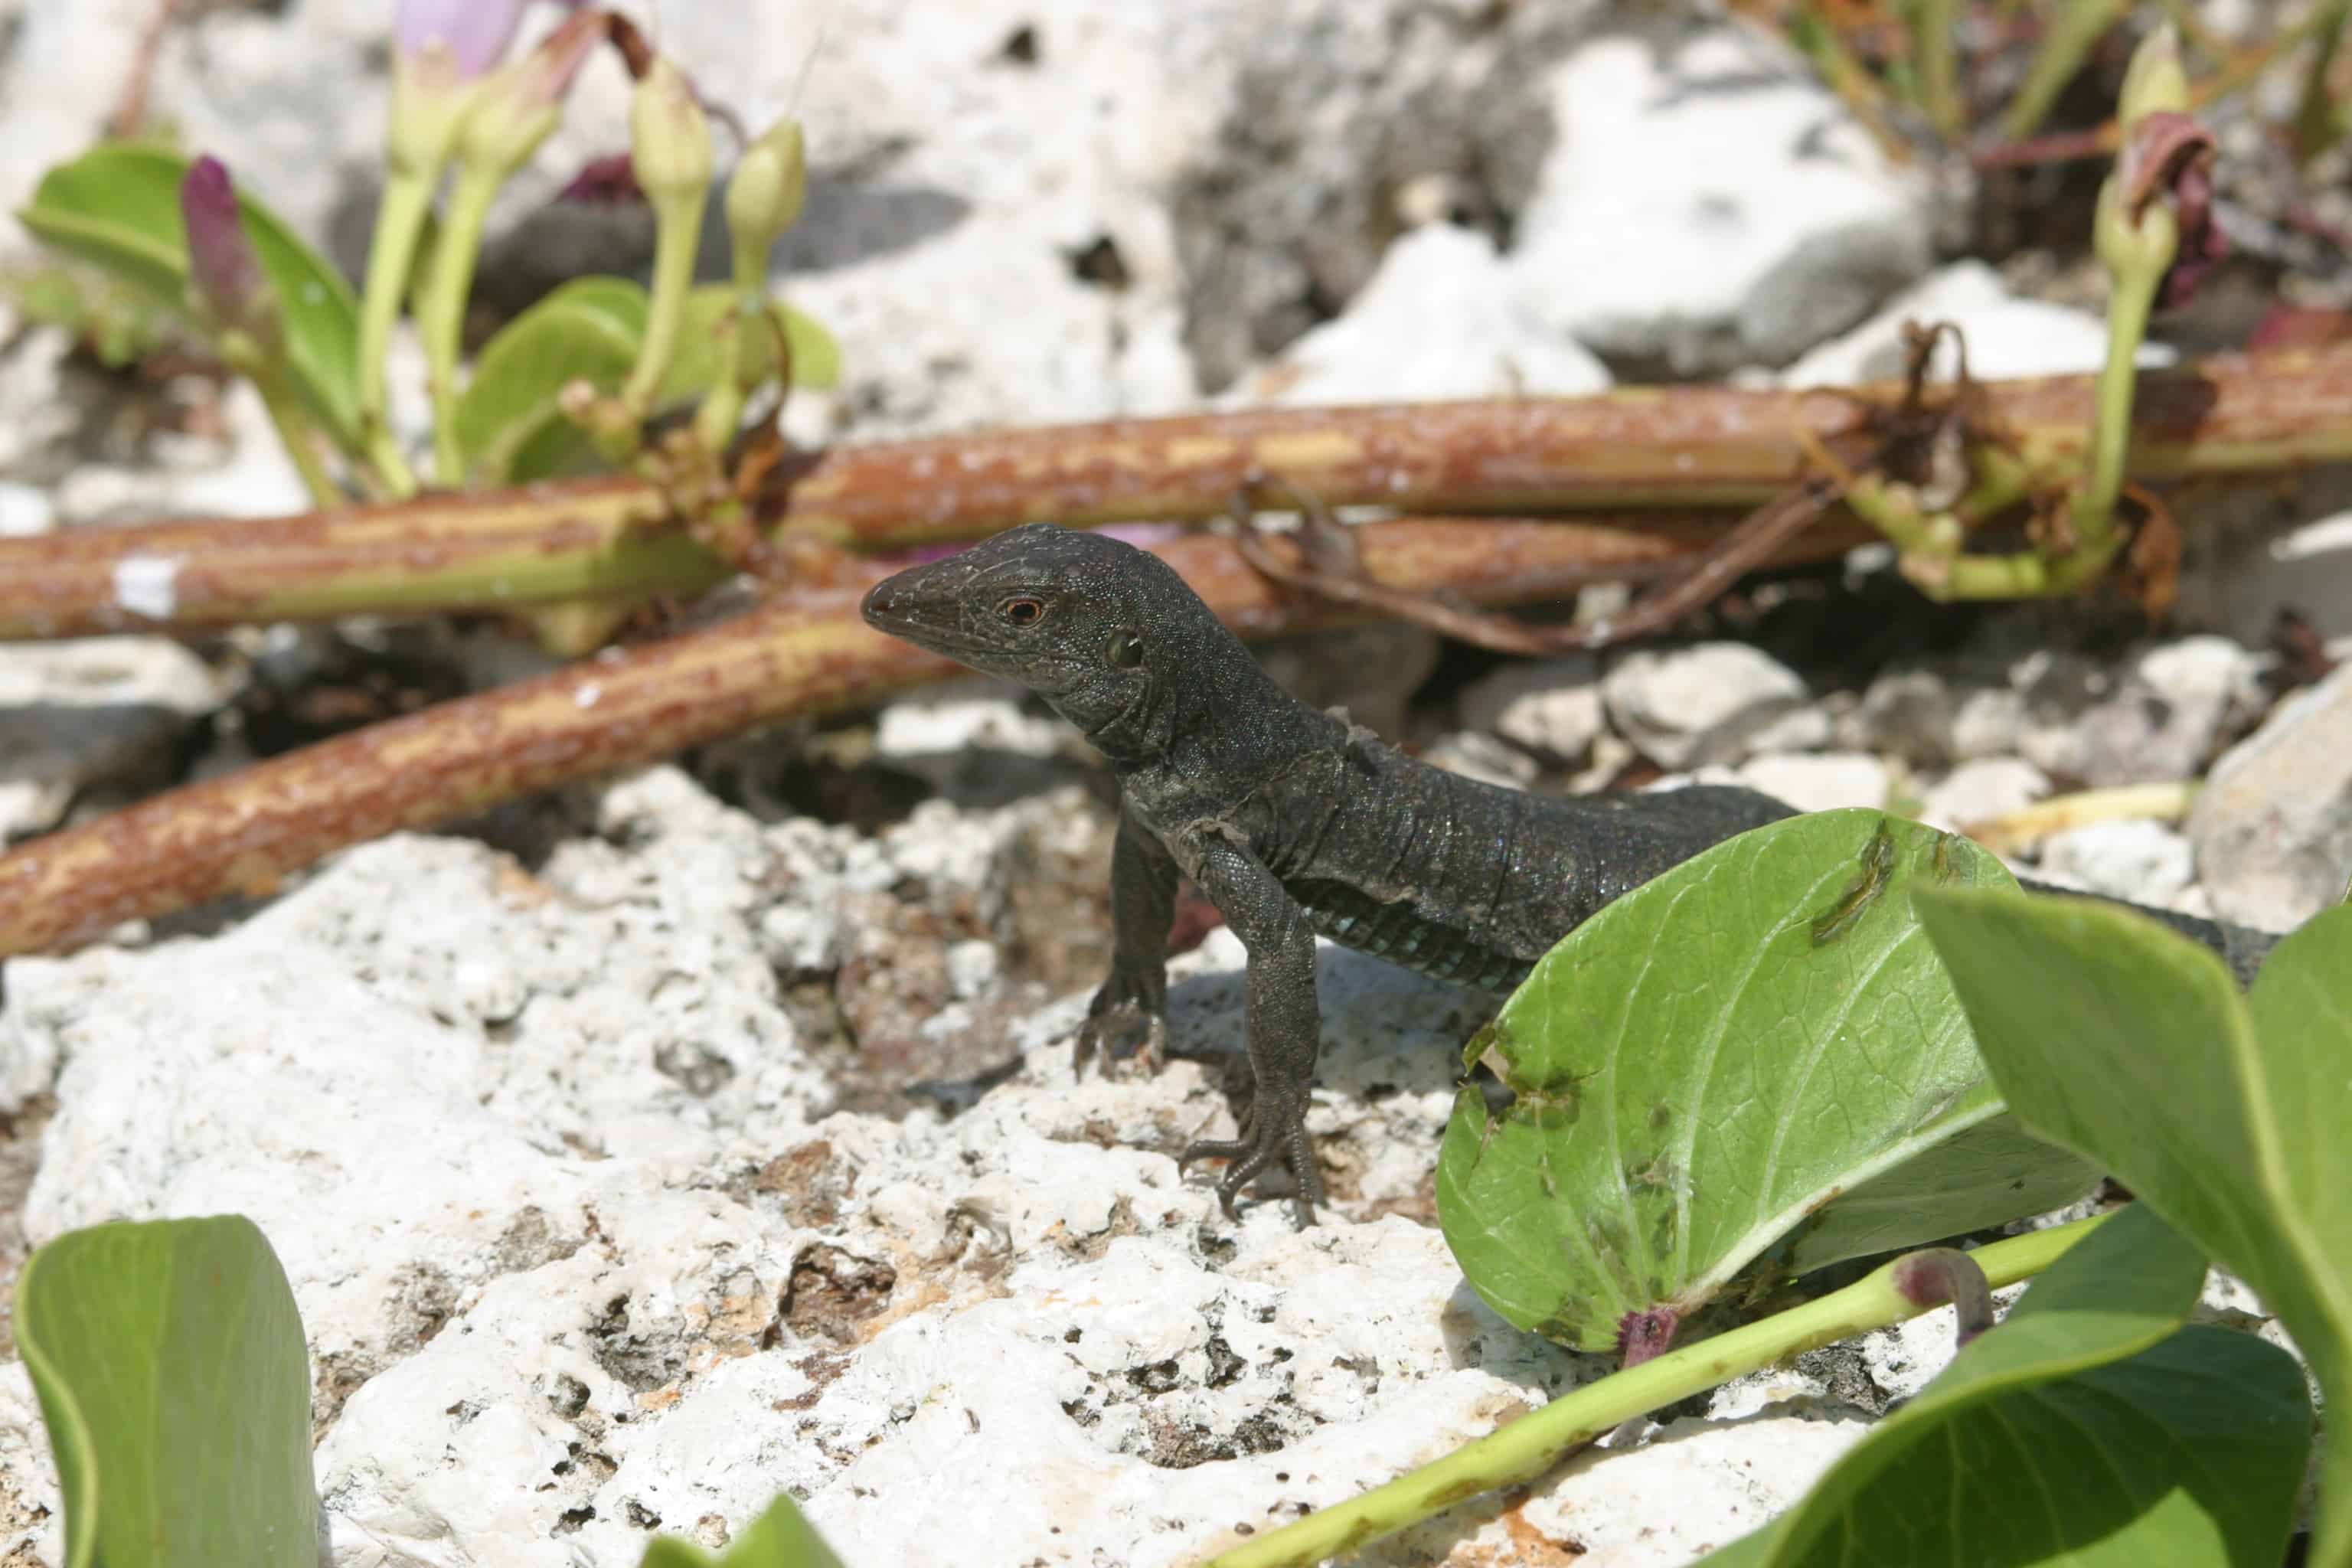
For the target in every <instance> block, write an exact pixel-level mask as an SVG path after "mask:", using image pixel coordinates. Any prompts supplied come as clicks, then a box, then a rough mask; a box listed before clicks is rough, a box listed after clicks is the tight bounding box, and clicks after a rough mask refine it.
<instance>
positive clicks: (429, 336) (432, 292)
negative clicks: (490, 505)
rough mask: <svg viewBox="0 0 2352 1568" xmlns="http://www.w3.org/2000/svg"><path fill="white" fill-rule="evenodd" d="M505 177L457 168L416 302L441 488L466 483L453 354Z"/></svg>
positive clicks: (476, 167)
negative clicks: (421, 290)
mask: <svg viewBox="0 0 2352 1568" xmlns="http://www.w3.org/2000/svg"><path fill="white" fill-rule="evenodd" d="M506 180H507V171H506V170H504V169H502V168H492V167H487V166H484V165H480V164H473V163H461V164H460V165H459V166H458V169H457V180H456V181H455V182H454V183H453V184H451V186H450V190H449V204H448V206H447V208H446V211H444V212H443V214H442V216H441V237H440V238H439V240H438V241H436V243H435V245H434V247H433V260H432V268H431V271H430V273H429V274H428V275H427V277H426V279H425V289H424V292H423V293H422V295H420V296H419V298H418V300H417V302H416V330H417V333H418V335H419V336H420V337H421V338H422V339H423V340H424V343H425V388H426V391H427V392H428V394H429V395H431V397H432V399H433V460H434V473H435V477H436V478H437V479H439V480H440V481H441V482H442V483H443V484H445V485H448V486H452V487H455V486H457V485H461V484H463V483H464V482H465V479H466V454H465V450H464V448H463V447H460V446H459V445H458V441H457V353H458V348H459V346H460V343H461V342H462V340H463V338H464V336H465V331H466V304H467V300H470V299H471V298H472V296H473V289H474V267H475V263H476V262H477V261H478V258H480V256H481V253H482V234H483V231H484V230H485V229H486V228H488V226H489V219H490V204H491V203H492V202H494V201H496V200H497V199H498V195H499V187H500V186H502V185H504V184H506Z"/></svg>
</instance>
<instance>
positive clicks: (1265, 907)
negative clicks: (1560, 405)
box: [864, 523, 2275, 1223]
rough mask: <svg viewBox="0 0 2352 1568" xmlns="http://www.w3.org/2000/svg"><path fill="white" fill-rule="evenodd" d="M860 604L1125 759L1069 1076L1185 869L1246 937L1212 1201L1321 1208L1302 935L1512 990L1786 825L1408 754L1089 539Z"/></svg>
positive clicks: (1018, 540) (1679, 794)
mask: <svg viewBox="0 0 2352 1568" xmlns="http://www.w3.org/2000/svg"><path fill="white" fill-rule="evenodd" d="M864 611H865V616H866V620H867V621H868V622H869V623H870V624H871V625H873V626H876V627H877V628H878V629H880V630H882V631H885V632H888V633H890V634H892V635H893V636H896V637H903V638H905V639H907V640H908V641H909V642H912V643H915V644H918V645H919V646H920V647H926V648H929V649H931V650H932V651H934V652H937V653H943V654H946V655H948V656H949V657H950V658H956V659H959V660H961V661H962V662H963V663H965V664H968V665H971V667H972V668H976V669H980V670H984V671H986V672H988V673H990V674H992V675H1001V676H1007V677H1010V678H1012V679H1015V680H1018V681H1020V682H1021V683H1023V684H1024V685H1025V686H1027V687H1029V688H1030V689H1033V690H1034V691H1036V692H1037V693H1039V694H1040V695H1041V696H1043V697H1044V698H1045V700H1046V701H1047V702H1048V703H1049V704H1051V705H1052V707H1053V708H1054V709H1055V711H1056V712H1058V713H1060V714H1061V715H1062V716H1063V717H1064V718H1066V719H1067V720H1069V721H1071V722H1072V723H1074V724H1076V726H1077V727H1078V728H1079V729H1080V730H1082V731H1085V732H1086V735H1087V738H1088V739H1089V740H1090V741H1092V742H1094V744H1095V745H1096V747H1097V749H1099V750H1100V751H1101V752H1103V754H1104V755H1105V756H1106V757H1107V758H1108V760H1109V762H1110V764H1111V767H1112V769H1113V771H1114V772H1115V773H1116V774H1117V775H1118V785H1119V800H1120V820H1119V829H1118V843H1117V846H1116V847H1115V848H1114V850H1113V852H1112V856H1111V924H1112V937H1113V943H1112V949H1113V957H1112V960H1111V969H1110V975H1109V977H1108V979H1107V980H1106V981H1105V982H1104V984H1103V986H1102V989H1101V990H1100V991H1098V992H1097V993H1096V994H1095V997H1094V1001H1093V1004H1092V1005H1091V1006H1089V1007H1088V1009H1087V1021H1086V1023H1085V1025H1084V1026H1082V1027H1081V1028H1080V1030H1079V1033H1078V1038H1077V1057H1078V1061H1079V1064H1080V1065H1081V1066H1083V1065H1084V1063H1085V1061H1086V1058H1087V1057H1088V1056H1089V1055H1097V1054H1099V1055H1102V1056H1104V1057H1106V1058H1108V1056H1109V1055H1110V1054H1111V1053H1113V1052H1114V1051H1115V1050H1117V1049H1118V1048H1121V1047H1127V1046H1130V1045H1133V1046H1137V1047H1140V1048H1141V1050H1142V1051H1143V1053H1144V1054H1145V1056H1146V1057H1147V1058H1149V1059H1150V1060H1153V1061H1156V1060H1157V1059H1158V1058H1159V1056H1160V1052H1161V1050H1162V1048H1163V1047H1164V1044H1165V1040H1166V1037H1167V1008H1168V973H1167V956H1168V928H1169V923H1170V919H1171V911H1172V910H1173V909H1174V905H1175V896H1176V879H1177V877H1178V875H1179V874H1180V873H1181V875H1184V876H1187V877H1190V878H1192V880H1193V882H1194V884H1195V885H1197V886H1198V887H1199V888H1200V889H1201V891H1202V893H1203V894H1205V895H1206V896H1207V898H1208V899H1209V900H1210V901H1211V902H1212V903H1213V904H1215V905H1216V906H1217V909H1218V910H1219V911H1220V912H1222V913H1223V916H1224V918H1225V922H1226V924H1228V925H1229V926H1231V927H1232V928H1233V931H1234V935H1235V936H1237V937H1239V938H1240V939H1241V942H1242V945H1243V947H1244V949H1246V950H1247V952H1248V955H1249V959H1248V969H1247V973H1246V977H1245V982H1244V986H1245V993H1246V996H1247V1013H1248V1048H1249V1060H1250V1068H1251V1070H1252V1071H1253V1073H1254V1074H1255V1079H1256V1088H1255V1094H1254V1095H1253V1097H1252V1100H1251V1102H1250V1106H1249V1110H1248V1112H1247V1113H1246V1115H1245V1118H1244V1124H1243V1127H1242V1129H1241V1135H1240V1136H1239V1137H1238V1138H1234V1139H1232V1140H1229V1141H1222V1142H1197V1143H1194V1144H1193V1145H1192V1146H1191V1147H1190V1148H1188V1149H1186V1150H1185V1151H1184V1152H1183V1154H1182V1156H1181V1160H1182V1161H1183V1162H1190V1161H1193V1160H1203V1159H1221V1160H1230V1161H1231V1162H1233V1163H1232V1165H1231V1167H1230V1168H1229V1169H1228V1170H1227V1172H1226V1173H1225V1176H1224V1179H1223V1181H1222V1182H1220V1183H1219V1184H1218V1187H1217V1195H1218V1198H1219V1200H1220V1201H1221V1202H1222V1203H1223V1205H1224V1207H1225V1210H1226V1212H1227V1213H1228V1214H1230V1213H1232V1212H1233V1205H1234V1197H1235V1196H1236V1194H1239V1193H1240V1192H1241V1190H1242V1188H1243V1187H1244V1186H1245V1185H1247V1184H1248V1183H1249V1182H1250V1181H1251V1180H1252V1179H1253V1178H1255V1176H1257V1175H1258V1174H1259V1173H1261V1172H1263V1171H1265V1170H1267V1169H1268V1168H1270V1167H1272V1166H1275V1165H1280V1166H1282V1167H1284V1168H1285V1169H1286V1170H1287V1171H1288V1172H1289V1173H1290V1177H1291V1180H1292V1183H1293V1188H1292V1190H1293V1191H1294V1192H1295V1193H1296V1194H1297V1207H1298V1213H1299V1217H1300V1221H1301V1223H1307V1222H1310V1221H1311V1220H1312V1218H1313V1214H1314V1205H1317V1204H1318V1203H1320V1202H1321V1201H1322V1197H1323V1184H1322V1177H1321V1174H1320V1172H1319V1170H1318V1167H1317V1164H1316V1161H1315V1156H1314V1151H1313V1150H1312V1148H1311V1147H1310V1146H1309V1144H1308V1142H1307V1123H1306V1115H1307V1087H1308V1085H1309V1083H1310V1082H1311V1081H1312V1080H1313V1078H1314V1075H1315V1052H1316V1047H1317V1045H1318V1041H1319V1039H1320V1033H1321V1026H1320V1019H1319V1016H1318V1007H1317V1002H1316V994H1315V938H1316V937H1317V936H1318V935H1321V936H1327V937H1329V938H1331V939H1332V940H1333V941H1335V942H1343V943H1345V944H1347V945H1348V946H1349V947H1353V948H1357V949H1360V950H1361V951H1362V952H1369V953H1372V954H1374V955H1375V956H1378V957H1381V958H1384V959H1387V960H1389V961H1391V963H1401V964H1403V965H1406V966H1407V967H1409V968H1412V969H1417V970H1419V971H1421V972H1422V973H1425V974H1430V975H1434V976H1436V977H1437V978H1439V979H1442V980H1450V981H1454V982H1457V983H1459V984H1467V985H1474V986H1476V987H1479V988H1481V989H1483V990H1486V991H1489V992H1493V993H1496V994H1507V993H1508V992H1509V991H1510V990H1511V989H1512V988H1513V987H1515V986H1517V984H1518V983H1519V982H1520V981H1521V980H1522V979H1524V978H1525V977H1526V975H1527V973H1528V970H1529V969H1530V968H1531V967H1532V966H1533V965H1534V963H1535V962H1536V961H1537V960H1538V959H1539V958H1541V957H1542V956H1543V955H1544V954H1545V953H1546V952H1549V951H1550V950H1551V948H1552V947H1553V945H1554V944H1556V943H1557V942H1559V939H1560V938H1561V937H1563V936H1565V935H1566V934H1567V933H1568V932H1569V931H1571V930H1573V929H1574V928H1575V927H1577V926H1578V925H1580V924H1581V923H1582V922H1583V921H1586V920H1588V919H1590V918H1591V916H1592V915H1593V914H1594V913H1595V912H1597V911H1598V910H1600V909H1601V907H1602V906H1603V905H1605V904H1607V903H1609V902H1610V901H1611V900H1613V899H1616V898H1617V897H1619V896H1620V895H1622V894H1624V893H1627V892H1630V891H1632V890H1633V889H1635V888H1637V887H1639V886H1641V885H1642V884H1643V882H1646V881H1648V880H1649V879H1651V878H1653V877H1655V876H1658V875H1659V874H1660V873H1662V872H1664V871H1666V870H1668V869H1669V868H1672V867H1674V866H1675V865H1678V864H1680V863H1681V862H1682V861H1684V860H1686V859H1688V858H1690V857H1692V856H1693V855H1696V854H1698V853H1699V852H1700V851H1701V850H1704V849H1706V848H1708V847H1711V846H1713V845H1715V844H1718V843H1720V842H1722V841H1723V840H1724V839H1726V838H1728V837H1732V836H1733V835H1735V834H1738V833H1742V832H1745V831H1746V830H1748V828H1751V827H1756V826H1761V825H1762V824H1764V823H1767V822H1771V821H1774V820H1777V819H1779V818H1780V817H1784V816H1793V815H1795V812H1794V809H1793V808H1792V807H1790V806H1789V805H1784V804H1782V803H1781V802H1780V801H1777V800H1774V799H1772V798H1771V797H1770V796H1769V795H1759V794H1757V793H1756V792H1755V791H1752V790H1746V789H1733V788H1726V787H1721V786H1715V785H1703V786H1694V787H1691V788H1686V789H1680V790H1672V791H1664V792H1660V793H1656V794H1651V795H1615V796H1591V797H1584V798H1575V799H1566V798H1561V797H1558V796H1552V795H1527V794H1523V793H1521V792H1519V791H1517V790H1508V789H1501V788H1497V787H1496V786H1495V785H1492V784H1481V783H1478V782H1476V781H1475V780H1472V779H1465V778H1463V777H1460V776H1458V775H1456V774H1454V773H1446V772H1444V771H1443V770H1442V769H1438V768H1433V767H1431V766H1429V765H1427V764H1426V763H1419V762H1415V761H1413V760H1412V759H1411V758H1409V757H1406V756H1403V755H1402V754H1401V753H1399V752H1395V751H1392V750H1391V749H1390V748H1389V747H1387V746H1385V745H1383V744H1381V742H1380V741H1379V740H1378V739H1376V738H1375V737H1374V736H1373V735H1372V734H1371V733H1370V731H1366V730H1364V729H1361V728H1360V727H1358V726H1354V725H1351V724H1349V723H1348V722H1347V721H1346V720H1345V719H1343V718H1340V717H1337V716H1335V715H1333V714H1329V713H1325V712H1321V711H1318V710H1316V709H1314V708H1311V707H1309V706H1308V705H1307V704H1306V703H1304V702H1302V701H1300V700H1298V699H1297V698H1295V697H1293V696H1291V695H1290V694H1289V693H1288V692H1287V691H1285V690H1284V689H1282V688H1281V687H1280V686H1278V685H1276V683H1275V682H1274V680H1273V679H1272V678H1270V677H1269V676H1267V675H1266V674H1265V671H1264V670H1262V669H1260V668H1258V666H1257V662H1256V661H1255V659H1253V658H1251V657H1250V654H1249V650H1248V649H1247V648H1245V647H1243V646H1242V643H1241V640H1240V639H1239V638H1237V637H1234V635H1233V633H1232V632H1230V631H1228V630H1227V629H1226V628H1225V626H1223V624H1222V623H1221V622H1219V621H1218V620H1217V618H1216V616H1214V615H1213V614H1212V613H1211V612H1210V610H1209V607H1208V606H1207V605H1204V604H1202V602H1201V599H1200V597H1199V596H1198V595H1195V594H1194V593H1193V592H1192V588H1191V587H1190V586H1189V585H1188V584H1186V583H1185V582H1184V580H1183V578H1181V576H1179V575H1178V574H1176V572H1175V571H1174V570H1173V569H1172V568H1171V567H1170V566H1168V565H1167V564H1166V563H1163V562H1162V561H1160V558H1159V557H1157V556H1155V555H1152V554H1150V552H1146V551H1141V550H1138V549H1136V548H1135V547H1134V546H1133V545H1130V544H1126V543H1123V542H1119V541H1118V540H1115V539H1109V538H1106V537H1104V536H1102V535H1099V534H1089V533H1081V532H1076V531H1071V530H1067V529H1063V528H1058V527H1055V526H1053V525H1051V524H1046V523H1032V524H1029V525H1027V526H1024V527H1021V528H1015V529H1012V530H1010V531H1006V532H1004V533H1001V534H998V535H997V536H995V537H994V538H992V539H991V540H989V541H987V542H984V543H982V544H979V545H976V546H974V547H973V548H971V549H970V550H968V551H964V552H961V553H960V554H956V555H952V556H950V557H948V558H947V559H945V560H941V561H935V562H931V563H927V564H925V565H921V566H916V567H913V568H910V569H908V571H905V572H901V573H899V574H897V575H896V576H893V577H890V578H888V579H887V580H886V581H884V582H882V583H880V584H877V585H876V586H875V587H874V589H873V591H872V592H870V593H869V594H867V595H866V602H865V605H864ZM2053 890H2054V889H2053ZM2134 907H2137V906H2134ZM2142 912H2143V913H2147V914H2150V915H2154V916H2155V917H2156V918H2158V919H2159V920H2162V921H2165V922H2166V923H2168V924H2169V925H2171V926H2173V927H2174V928H2175V929H2178V930H2180V931H2186V932H2187V933H2188V934H2189V935H2191V936H2194V937H2196V938H2198V939H2199V940H2200V941H2202V942H2206V943H2207V944H2209V945H2210V946H2211V947H2213V948H2215V949H2216V950H2217V951H2220V952H2222V953H2223V954H2224V956H2225V957H2228V958H2230V959H2231V963H2232V964H2233V966H2234V967H2235V968H2236V970H2237V973H2238V974H2239V976H2240V978H2241V980H2244V979H2246V978H2248V977H2250V975H2251V973H2252V969H2253V967H2254V965H2255V964H2256V963H2259V961H2260V958H2261V955H2262V954H2263V952H2267V951H2268V948H2269V946H2270V944H2271V942H2273V941H2274V940H2275V939H2273V938H2270V937H2266V936H2263V935H2260V934H2259V933H2252V932H2244V931H2234V930H2231V929H2228V928H2223V927H2220V926H2216V925H2214V924H2212V923H2211V922H2210V921H2199V920H2196V919H2193V918H2192V917H2189V916H2186V915H2176V914H2172V913H2169V912H2168V911H2164V910H2143V911H2142Z"/></svg>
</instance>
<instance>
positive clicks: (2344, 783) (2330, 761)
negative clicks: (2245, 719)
mask: <svg viewBox="0 0 2352 1568" xmlns="http://www.w3.org/2000/svg"><path fill="white" fill-rule="evenodd" d="M2189 841H2190V842H2191V843H2192V844H2193V845H2194V846H2195V847H2196V851H2197V869H2198V873H2199V876H2200V879H2201V880H2202V882H2203V884H2204V887H2205V889H2206V891H2207V893H2208V894H2209V895H2210V897H2211V899H2212V901H2213V908H2214V910H2216V911H2217V912H2218V913H2219V914H2220V915H2221V917H2222V918H2223V919H2224V920H2229V921H2235V922H2237V923H2238V924H2240V925H2249V926H2252V927H2255V928H2256V929H2258V930H2263V931H2292V930H2294V928H2295V927H2296V926H2298V925H2300V924H2302V923H2303V922H2304V921H2306V920H2309V919H2310V918H2311V917H2312V916H2313V915H2315V914H2317V913H2318V912H2319V911H2320V910H2323V909H2326V907H2327V906H2329V905H2331V904H2334V903H2337V902H2340V901H2341V900H2343V898H2344V896H2345V889H2346V887H2347V884H2352V665H2347V666H2345V667H2342V668H2338V669H2337V670H2336V672H2335V673H2334V674H2333V675H2330V676H2329V677H2328V678H2327V679H2325V680H2323V681H2321V682H2320V683H2319V684H2318V685H2317V686H2315V687H2312V688H2311V689H2308V690H2305V691H2299V692H2297V693H2295V694H2294V696H2293V697H2290V698H2289V699H2287V700H2285V701H2284V702H2283V703H2281V704H2279V706H2278V708H2277V709H2276V710H2274V711H2273V713H2272V714H2271V716H2270V718H2269V719H2268V720H2267V721H2264V723H2263V727H2262V728H2261V729H2259V730H2257V731H2254V732H2253V733H2252V735H2250V736H2248V737H2247V738H2246V739H2245V740H2243V741H2241V742H2239V743H2238V744H2237V745H2236V746H2234V747H2232V748H2231V750H2230V752H2228V753H2227V754H2226V755H2224V756H2223V757H2222V758H2221V761H2220V762H2218V763H2215V764H2214V765H2213V770H2212V772H2211V773H2210V774H2208V775H2207V777H2206V780H2205V787H2204V789H2203V790H2201V791H2200V793H2199V795H2198V797H2197V804H2196V805H2195V806H2194V807H2192V808H2191V809H2190V812H2189Z"/></svg>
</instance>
